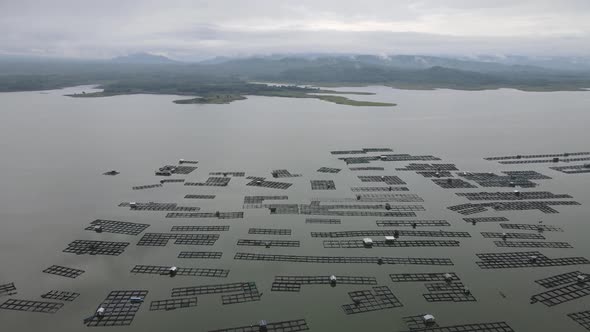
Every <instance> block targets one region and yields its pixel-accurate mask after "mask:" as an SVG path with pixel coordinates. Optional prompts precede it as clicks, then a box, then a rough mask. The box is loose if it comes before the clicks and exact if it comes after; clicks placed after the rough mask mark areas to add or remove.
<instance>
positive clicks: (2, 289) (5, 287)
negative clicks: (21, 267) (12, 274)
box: [0, 282, 17, 296]
mask: <svg viewBox="0 0 590 332" xmlns="http://www.w3.org/2000/svg"><path fill="white" fill-rule="evenodd" d="M16 293H17V292H16V286H14V282H9V283H7V284H2V285H0V296H7V295H14V294H16Z"/></svg>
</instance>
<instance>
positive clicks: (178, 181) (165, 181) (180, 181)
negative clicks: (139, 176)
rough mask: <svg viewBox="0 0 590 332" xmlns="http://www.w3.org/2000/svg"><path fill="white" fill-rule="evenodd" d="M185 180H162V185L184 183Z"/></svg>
mask: <svg viewBox="0 0 590 332" xmlns="http://www.w3.org/2000/svg"><path fill="white" fill-rule="evenodd" d="M183 182H184V179H163V180H160V183H161V184H165V183H183Z"/></svg>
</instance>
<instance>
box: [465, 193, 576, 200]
mask: <svg viewBox="0 0 590 332" xmlns="http://www.w3.org/2000/svg"><path fill="white" fill-rule="evenodd" d="M456 195H457V196H462V197H465V198H467V199H468V200H470V201H496V200H498V201H522V200H529V199H564V198H572V196H570V195H566V194H554V193H551V192H548V191H525V192H517V193H514V192H481V193H457V194H456Z"/></svg>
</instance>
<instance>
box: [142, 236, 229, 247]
mask: <svg viewBox="0 0 590 332" xmlns="http://www.w3.org/2000/svg"><path fill="white" fill-rule="evenodd" d="M218 239H219V234H178V233H145V234H144V235H143V237H142V238H141V239H140V240H139V242H137V245H138V246H152V247H165V246H166V245H167V244H168V241H170V240H174V244H184V245H203V246H212V245H214V244H215V242H216V241H217V240H218Z"/></svg>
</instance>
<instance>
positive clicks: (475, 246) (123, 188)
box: [0, 87, 590, 332]
mask: <svg viewBox="0 0 590 332" xmlns="http://www.w3.org/2000/svg"><path fill="white" fill-rule="evenodd" d="M81 90H86V91H89V87H76V88H70V89H65V90H57V91H48V92H42V93H40V92H22V93H2V94H0V105H1V109H0V117H1V120H0V156H2V158H1V163H0V225H1V226H0V227H1V228H0V284H4V283H8V282H14V283H15V285H16V287H17V289H18V294H16V295H14V296H12V298H17V299H29V300H42V299H41V298H40V295H41V294H43V293H45V292H47V291H49V290H66V291H74V292H78V293H80V294H81V295H80V296H79V297H78V298H77V299H76V300H75V301H73V302H66V303H65V306H64V307H63V308H62V309H60V310H59V311H58V312H57V313H55V314H43V313H29V312H20V311H9V310H0V322H1V323H0V324H1V325H0V330H2V331H63V332H66V331H68V332H69V331H80V330H83V329H86V327H84V325H83V323H82V320H83V319H84V318H85V317H88V316H89V315H91V314H92V313H93V312H94V311H95V310H96V308H97V306H98V305H99V304H100V303H101V301H102V300H103V299H104V298H105V297H106V296H107V294H108V293H109V292H110V291H111V290H124V289H146V290H149V294H148V296H147V298H146V303H144V304H143V305H142V307H141V309H140V311H139V312H138V313H137V315H136V317H135V320H134V321H133V324H132V325H131V326H128V327H108V328H99V329H108V330H112V331H173V330H178V331H181V330H182V331H187V330H189V329H190V330H191V331H209V330H213V329H221V328H229V327H234V326H243V325H247V324H252V323H256V322H257V321H258V320H260V319H265V320H268V321H269V322H274V321H284V320H293V319H301V318H304V319H306V320H307V323H308V325H309V326H310V328H311V330H312V331H339V332H344V331H402V330H407V328H406V326H405V324H404V323H403V322H402V320H401V317H404V316H412V315H418V314H423V313H432V314H434V315H435V316H436V317H437V319H438V321H439V323H440V325H456V324H468V323H478V322H496V321H506V322H507V323H508V324H509V325H510V326H511V327H512V328H514V330H515V331H520V332H528V331H572V332H575V331H583V330H584V329H583V328H582V327H580V326H579V325H577V324H576V323H574V322H573V321H572V320H570V319H569V318H568V317H567V316H566V314H568V313H571V312H577V311H582V310H587V309H588V308H589V305H590V297H585V298H582V299H577V300H573V301H569V302H566V303H564V304H560V305H558V306H555V307H546V306H545V305H543V304H541V303H536V304H529V298H530V296H532V295H534V294H536V293H540V292H543V291H544V290H545V289H543V288H542V287H540V286H539V285H537V284H535V283H534V280H536V279H540V278H544V277H549V276H552V275H556V274H559V273H564V272H570V271H578V270H579V271H583V272H590V268H589V267H588V266H565V267H551V268H517V269H493V270H484V269H480V268H479V267H478V266H477V265H476V264H475V261H476V260H477V257H476V256H475V254H476V253H487V252H509V251H534V250H537V249H518V248H512V249H511V248H498V247H496V246H495V245H494V244H493V241H494V240H493V239H484V238H482V236H481V234H480V232H488V231H489V232H503V231H504V230H502V229H501V228H500V227H499V225H498V224H497V223H481V224H477V225H475V226H474V225H471V224H468V223H466V222H464V221H463V220H462V217H463V216H462V215H460V214H458V213H455V212H453V211H450V210H448V209H446V207H447V206H450V205H456V204H462V203H467V200H465V199H463V198H461V197H458V196H456V195H454V193H455V192H465V191H509V190H510V189H507V188H478V189H471V190H459V189H454V190H453V189H442V188H440V187H438V186H436V185H434V184H433V183H432V181H430V180H429V179H426V178H424V177H422V176H420V175H418V174H416V173H415V172H401V171H395V168H396V167H403V166H404V165H406V164H407V163H405V162H374V163H372V164H370V165H362V164H361V165H354V166H383V167H385V169H386V170H385V171H367V172H353V171H350V170H348V167H347V166H346V165H345V164H344V162H342V161H340V160H338V159H337V157H338V156H333V155H331V154H330V151H332V150H351V149H359V148H363V147H389V148H392V149H393V150H394V153H409V154H413V155H424V154H432V155H435V156H437V157H440V158H442V162H444V163H455V164H457V166H458V168H459V169H461V170H465V171H476V172H497V173H499V172H500V171H506V170H535V171H538V172H540V173H543V174H546V175H549V176H551V177H552V178H553V179H552V180H543V181H537V182H538V183H540V184H541V186H540V187H538V188H535V189H522V191H527V190H529V191H531V190H534V191H538V190H542V191H551V192H554V193H557V194H570V195H572V196H573V197H574V200H576V201H578V202H580V203H581V204H582V205H581V206H571V207H570V206H558V207H556V209H557V210H558V211H559V212H560V213H559V214H543V213H541V212H539V211H534V210H533V211H508V212H506V213H500V212H491V213H490V212H488V213H482V214H479V215H474V216H482V215H485V216H506V217H508V218H509V219H510V222H511V223H536V222H537V221H539V220H543V221H544V223H545V224H551V225H557V226H559V227H562V228H564V229H565V232H563V233H558V232H546V233H545V234H544V235H545V236H546V237H547V239H548V241H566V242H569V243H571V244H572V245H573V247H574V248H573V249H539V251H541V252H542V253H543V254H545V255H547V256H549V257H552V258H553V257H570V256H585V257H590V242H589V241H588V235H589V234H590V223H589V222H588V220H589V219H590V218H589V217H590V195H588V193H589V191H588V188H590V174H587V175H584V174H580V175H566V174H563V173H559V172H556V171H553V170H550V169H549V168H548V167H549V166H552V165H549V164H530V165H500V164H498V163H495V162H491V161H485V160H483V158H484V157H489V156H496V155H514V154H537V153H561V152H576V151H588V150H590V149H589V146H588V142H589V140H590V133H589V131H588V123H590V109H589V106H590V92H553V93H531V92H520V91H514V90H495V91H481V92H465V91H452V90H437V91H404V90H396V89H390V88H386V87H367V88H351V89H344V90H354V91H369V92H375V93H376V95H374V96H358V99H362V100H371V101H384V102H395V103H397V104H398V106H397V107H392V108H369V107H350V106H343V105H335V104H331V103H327V102H322V101H318V100H311V99H287V98H266V97H249V98H248V99H247V100H244V101H239V102H234V103H232V104H229V105H204V106H203V105H176V104H173V103H172V101H173V100H174V99H177V97H174V96H153V95H134V96H119V97H112V98H96V99H94V98H92V99H91V98H88V99H86V98H69V97H64V96H63V95H64V94H66V93H72V92H77V91H81ZM351 97H353V96H351ZM179 158H184V159H187V160H198V161H199V164H198V165H197V166H198V167H199V168H198V169H197V170H196V171H195V172H193V173H191V174H190V175H188V176H175V177H177V178H185V179H186V180H187V181H192V182H197V181H204V180H206V179H207V177H208V174H209V172H215V171H244V172H246V174H247V175H251V176H263V177H268V178H271V176H270V172H271V170H274V169H288V170H289V171H291V172H292V173H300V174H303V176H302V177H299V178H289V179H280V181H283V182H289V183H293V186H292V187H291V188H289V189H288V190H277V189H268V188H266V189H265V188H256V187H252V186H245V184H246V183H247V181H248V180H246V179H245V178H232V180H231V181H230V183H229V186H227V187H193V186H183V185H181V184H166V185H165V186H164V187H163V188H155V189H148V190H132V189H131V187H132V186H137V185H144V184H153V183H157V182H158V181H159V180H160V178H159V177H155V176H154V170H155V169H157V168H158V167H160V166H162V165H165V164H173V163H176V162H177V161H178V159H179ZM320 167H336V168H342V169H343V170H342V171H341V172H340V173H338V174H326V173H318V172H317V169H318V168H320ZM111 169H116V170H118V171H120V172H121V174H120V175H118V176H114V177H111V176H104V175H102V173H103V172H105V171H108V170H111ZM381 174H386V175H398V176H399V177H401V178H402V179H403V180H405V181H406V182H407V183H408V187H409V188H410V193H414V194H418V195H420V196H421V197H423V198H424V200H425V203H424V207H425V208H426V211H425V212H418V217H417V218H416V219H445V220H447V221H449V222H450V223H451V225H452V226H451V227H444V228H445V230H449V231H468V232H470V233H471V236H472V237H471V238H466V239H458V240H459V241H460V242H461V246H459V247H442V248H373V249H326V248H323V246H322V241H323V240H324V239H320V238H312V237H311V236H310V232H312V231H338V230H372V229H384V228H377V226H376V224H375V220H377V219H392V218H377V217H342V218H341V219H342V224H341V225H315V224H306V223H305V218H306V217H310V216H305V215H270V214H269V211H268V210H266V209H248V210H245V217H244V219H230V220H218V219H213V218H210V219H170V218H164V216H165V214H166V213H165V212H143V211H142V212H140V211H130V210H129V209H126V208H122V207H118V206H117V205H118V204H119V203H121V202H126V201H137V202H149V201H155V202H175V203H178V204H179V205H183V206H199V207H201V211H202V212H214V211H218V210H219V211H242V203H243V198H244V196H246V195H288V196H289V201H288V202H289V203H299V204H309V202H310V199H312V198H314V197H330V198H345V197H348V198H351V197H354V194H353V193H352V192H351V191H350V187H356V186H374V185H375V186H377V185H379V184H376V183H361V182H360V181H359V180H358V179H357V177H356V176H357V175H381ZM324 179H332V180H334V181H335V183H336V188H337V190H335V191H315V190H314V191H312V190H311V188H310V183H309V180H324ZM186 194H214V195H217V197H216V198H215V199H213V200H190V199H184V195H186ZM399 204H420V203H399ZM311 217H318V216H311ZM99 218H100V219H111V220H121V221H130V222H140V223H147V224H150V225H151V226H150V227H149V228H148V229H147V230H146V232H170V228H171V227H172V226H174V225H230V231H228V232H220V234H221V237H220V239H219V240H218V241H217V243H216V244H215V245H214V246H184V245H175V244H173V243H172V242H170V243H169V244H168V245H167V246H166V247H142V246H137V245H136V243H137V241H138V240H139V238H140V237H141V236H142V235H139V236H127V235H121V234H111V233H101V234H98V233H94V232H90V231H85V230H84V228H85V227H87V226H88V224H89V223H90V222H91V221H93V220H95V219H99ZM400 219H405V218H400ZM252 227H258V228H288V229H292V232H293V233H292V234H293V235H292V236H291V237H280V236H264V235H250V234H248V229H249V228H252ZM400 229H402V228H400ZM403 229H407V228H403ZM419 229H422V230H438V229H440V228H437V227H435V228H419ZM268 238H273V239H283V238H284V239H289V240H299V241H301V247H299V248H270V249H267V248H264V247H244V246H237V245H236V242H237V240H238V239H268ZM422 239H424V238H415V237H412V238H408V240H422ZM437 239H439V238H437ZM440 239H444V238H440ZM74 240H106V241H125V242H130V243H131V244H130V245H129V247H127V249H126V250H125V252H124V253H123V254H122V255H120V256H100V255H96V256H90V255H74V254H69V253H64V252H62V250H63V249H64V248H66V247H67V244H68V243H70V242H72V241H74ZM180 251H223V257H222V258H221V259H208V260H205V259H178V258H177V255H178V253H179V252H180ZM236 252H249V253H273V254H285V255H324V256H390V257H448V258H451V259H452V260H453V262H454V263H455V266H452V267H451V266H449V267H444V266H420V265H381V266H379V265H376V264H375V265H373V264H306V263H287V262H261V261H242V260H234V259H233V257H234V254H235V253H236ZM53 264H56V265H63V266H68V267H75V268H79V269H83V270H85V271H86V272H85V273H84V274H82V275H81V276H80V277H78V278H76V279H69V278H64V277H59V276H55V275H50V274H46V273H42V272H41V271H42V270H44V269H45V268H47V267H49V266H51V265H53ZM136 264H146V265H164V266H170V265H177V266H180V267H201V268H222V269H229V270H230V273H229V276H228V277H227V278H206V277H184V276H177V277H174V278H170V277H165V276H159V275H149V274H144V275H142V274H137V275H134V274H131V273H130V270H131V268H132V267H133V266H135V265H136ZM447 271H453V272H456V273H457V274H458V275H459V276H460V277H461V279H462V282H463V283H464V284H466V285H467V286H468V287H469V288H470V290H471V291H472V293H473V295H474V296H475V297H476V298H477V302H459V303H447V302H441V303H430V302H426V301H425V300H424V298H423V297H422V294H423V293H426V292H427V291H426V289H425V287H424V283H423V282H416V283H393V282H392V281H391V280H390V278H389V276H388V275H389V274H391V273H418V272H447ZM331 274H335V275H351V276H369V277H376V278H377V281H378V285H383V286H389V287H390V288H391V290H392V291H393V293H394V294H395V295H396V297H397V298H398V299H399V300H400V301H401V302H402V303H403V305H404V306H403V307H401V308H395V309H386V310H380V311H373V312H368V313H361V314H355V315H345V314H344V312H343V310H342V308H341V306H342V305H343V304H347V303H352V300H351V299H350V297H349V296H348V292H350V291H354V290H364V289H369V288H370V286H366V285H364V286H350V285H338V286H336V287H334V288H332V287H329V286H327V285H318V286H303V287H302V289H301V291H300V292H299V293H290V292H271V290H270V289H271V284H272V282H273V279H274V277H275V276H280V275H284V276H296V275H302V276H322V275H331ZM242 281H254V282H256V284H257V287H258V289H259V290H260V291H261V292H263V296H262V299H261V301H259V302H248V303H242V304H232V305H222V304H221V295H219V294H216V295H204V296H199V297H198V306H197V307H193V308H185V309H177V310H175V311H149V304H150V302H151V301H154V300H163V299H168V298H170V291H171V289H172V288H173V287H184V286H196V285H209V284H222V283H231V282H242ZM500 292H502V293H504V294H505V295H506V297H505V298H504V297H502V296H500ZM8 298H11V297H2V298H0V303H1V302H4V301H5V300H6V299H8Z"/></svg>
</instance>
